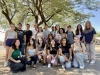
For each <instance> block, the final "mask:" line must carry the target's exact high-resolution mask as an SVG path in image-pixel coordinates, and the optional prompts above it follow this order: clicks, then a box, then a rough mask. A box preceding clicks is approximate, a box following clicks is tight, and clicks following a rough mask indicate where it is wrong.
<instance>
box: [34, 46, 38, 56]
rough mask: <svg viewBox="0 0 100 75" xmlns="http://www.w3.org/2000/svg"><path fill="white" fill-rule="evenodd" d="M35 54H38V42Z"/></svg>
mask: <svg viewBox="0 0 100 75" xmlns="http://www.w3.org/2000/svg"><path fill="white" fill-rule="evenodd" d="M35 54H38V45H37V44H36V51H35Z"/></svg>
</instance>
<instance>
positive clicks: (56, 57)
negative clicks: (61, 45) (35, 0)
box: [55, 50, 58, 59]
mask: <svg viewBox="0 0 100 75" xmlns="http://www.w3.org/2000/svg"><path fill="white" fill-rule="evenodd" d="M57 56H58V50H57V54H56V56H55V59H56V58H57Z"/></svg>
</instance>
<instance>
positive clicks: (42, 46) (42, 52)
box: [38, 38, 46, 67]
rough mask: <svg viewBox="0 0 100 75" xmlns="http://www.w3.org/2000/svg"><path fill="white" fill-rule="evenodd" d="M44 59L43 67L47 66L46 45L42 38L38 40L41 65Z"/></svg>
mask: <svg viewBox="0 0 100 75" xmlns="http://www.w3.org/2000/svg"><path fill="white" fill-rule="evenodd" d="M42 58H43V63H44V64H43V66H44V67H45V65H46V45H45V43H44V41H43V39H42V38H39V39H38V59H39V63H41V59H42Z"/></svg>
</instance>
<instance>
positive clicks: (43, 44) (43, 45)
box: [38, 38, 45, 48]
mask: <svg viewBox="0 0 100 75" xmlns="http://www.w3.org/2000/svg"><path fill="white" fill-rule="evenodd" d="M41 40H42V46H41V47H42V48H44V47H45V43H44V40H43V39H42V38H41ZM38 45H40V43H39V39H38Z"/></svg>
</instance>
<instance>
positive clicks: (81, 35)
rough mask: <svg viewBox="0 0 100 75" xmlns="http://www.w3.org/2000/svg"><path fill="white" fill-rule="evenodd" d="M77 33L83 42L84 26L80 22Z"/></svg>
mask: <svg viewBox="0 0 100 75" xmlns="http://www.w3.org/2000/svg"><path fill="white" fill-rule="evenodd" d="M75 35H76V36H77V37H78V38H80V42H83V28H82V26H81V25H80V24H78V25H77V29H76V31H75Z"/></svg>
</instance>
